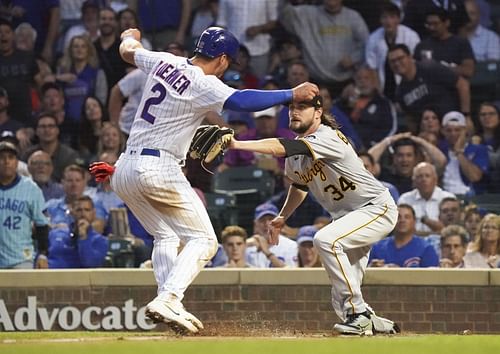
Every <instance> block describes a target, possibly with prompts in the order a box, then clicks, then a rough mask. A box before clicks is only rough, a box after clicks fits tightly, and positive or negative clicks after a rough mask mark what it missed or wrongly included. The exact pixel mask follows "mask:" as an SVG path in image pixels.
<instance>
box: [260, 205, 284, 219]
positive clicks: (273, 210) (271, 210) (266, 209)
mask: <svg viewBox="0 0 500 354" xmlns="http://www.w3.org/2000/svg"><path fill="white" fill-rule="evenodd" d="M278 214H279V212H278V208H277V207H276V205H274V204H271V203H264V204H260V205H258V206H257V208H255V217H254V220H259V219H260V218H261V217H263V216H266V215H271V216H278Z"/></svg>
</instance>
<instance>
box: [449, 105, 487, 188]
mask: <svg viewBox="0 0 500 354" xmlns="http://www.w3.org/2000/svg"><path fill="white" fill-rule="evenodd" d="M442 126H443V135H444V138H445V141H444V142H443V144H441V146H440V149H441V151H442V152H443V153H444V154H445V156H446V157H447V158H448V163H447V164H446V168H445V171H444V174H443V189H444V190H446V191H448V192H451V193H454V194H457V195H474V194H479V193H481V192H483V191H484V189H485V185H484V184H482V183H481V182H482V180H483V177H484V175H485V174H486V173H487V171H488V167H489V161H488V148H487V147H486V146H485V145H483V144H471V143H469V142H468V141H467V139H466V134H467V128H466V119H465V116H464V115H463V114H462V113H460V112H456V111H451V112H448V113H446V114H445V115H444V117H443V121H442Z"/></svg>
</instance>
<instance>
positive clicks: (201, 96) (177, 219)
mask: <svg viewBox="0 0 500 354" xmlns="http://www.w3.org/2000/svg"><path fill="white" fill-rule="evenodd" d="M121 39H122V42H121V44H120V54H121V56H122V58H123V59H124V60H125V61H127V62H129V63H131V64H133V65H135V66H137V67H138V68H139V69H140V70H142V71H144V72H145V73H146V74H147V78H146V84H145V85H144V88H143V95H142V99H141V102H140V104H139V107H138V110H137V113H136V115H135V118H134V122H133V124H132V128H131V130H130V136H129V139H128V141H127V148H126V150H125V152H124V153H123V154H122V155H121V156H120V158H119V160H118V161H117V163H116V166H115V167H116V169H115V172H114V174H113V176H112V177H111V187H112V188H113V190H114V191H115V192H116V193H117V194H118V196H119V197H120V198H122V199H123V200H124V201H125V203H126V204H127V205H128V206H129V207H130V209H131V210H132V212H133V213H134V215H135V216H136V217H137V218H138V219H139V221H140V222H141V224H142V225H143V226H144V228H145V229H146V230H147V231H148V232H149V233H150V234H152V235H153V236H154V248H153V255H152V262H153V269H154V274H155V278H156V281H157V283H158V296H157V297H156V298H155V299H153V300H152V301H151V302H150V303H149V304H148V305H147V306H146V313H147V315H148V316H149V317H150V318H152V319H153V320H155V321H163V322H166V323H168V324H171V325H172V326H174V327H175V326H176V327H177V328H179V327H180V329H182V330H184V331H189V332H192V333H196V332H198V331H199V330H200V329H202V328H203V325H202V323H201V322H200V321H199V320H198V319H197V318H196V317H195V316H193V315H192V314H190V313H189V312H187V311H186V310H185V309H184V307H183V305H182V303H181V301H182V299H183V297H184V292H185V290H186V288H187V287H188V286H189V284H190V283H191V282H192V281H193V279H194V278H195V277H196V276H197V275H198V273H199V272H200V270H201V269H202V268H203V267H204V266H205V264H206V263H207V262H208V261H209V260H210V259H211V258H212V257H213V256H214V254H215V252H216V250H217V237H216V235H215V232H214V229H213V227H212V225H211V223H210V219H209V217H208V214H207V212H206V209H205V207H204V206H203V204H202V202H201V200H200V198H199V197H198V196H197V195H196V193H195V192H194V190H193V189H192V188H191V186H190V184H189V182H188V181H187V179H186V178H185V176H184V174H183V173H182V170H181V167H182V165H183V163H184V162H183V161H184V159H185V156H186V154H187V151H188V149H189V145H190V143H191V140H192V138H193V136H194V134H195V131H196V129H197V128H198V126H199V125H200V123H201V122H202V120H203V118H204V117H205V115H206V114H207V113H208V112H210V111H216V112H220V111H221V110H222V109H223V108H228V109H232V110H236V111H259V110H262V109H265V108H268V107H271V106H274V105H276V104H280V103H286V102H288V101H291V100H293V101H295V100H298V101H300V100H304V99H312V98H313V97H314V96H315V95H316V94H318V92H319V91H318V88H317V86H316V85H313V84H311V83H304V84H302V85H299V86H297V87H295V88H293V89H291V90H276V91H261V90H243V91H238V90H235V89H233V88H231V87H229V86H227V85H225V84H224V83H223V82H222V81H220V79H219V78H220V77H222V75H223V74H224V72H225V71H226V69H227V68H228V67H229V65H230V64H231V62H232V61H236V60H237V54H238V50H239V42H238V41H237V40H236V38H235V37H234V36H233V35H232V34H231V33H230V32H228V31H226V30H225V29H222V28H219V27H210V28H208V29H206V30H205V31H204V32H203V33H202V34H201V36H200V38H199V40H198V43H197V45H196V48H195V55H194V57H192V58H190V59H187V58H184V57H178V56H175V55H173V54H170V53H166V52H152V51H149V50H146V49H144V48H143V47H142V45H141V43H140V39H141V36H140V32H139V31H138V30H137V29H128V30H126V31H124V32H123V33H122V35H121ZM180 241H182V244H183V245H184V247H183V249H182V251H181V252H180V253H179V254H177V253H178V246H179V244H180Z"/></svg>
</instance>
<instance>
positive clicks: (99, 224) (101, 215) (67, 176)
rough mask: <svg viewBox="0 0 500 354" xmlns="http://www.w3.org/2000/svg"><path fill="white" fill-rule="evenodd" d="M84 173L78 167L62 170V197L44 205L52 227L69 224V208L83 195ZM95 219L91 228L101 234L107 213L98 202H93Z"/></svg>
mask: <svg viewBox="0 0 500 354" xmlns="http://www.w3.org/2000/svg"><path fill="white" fill-rule="evenodd" d="M85 182H86V179H85V171H84V170H83V168H82V167H80V166H78V165H69V166H67V167H66V168H65V169H64V172H63V179H62V186H63V189H64V196H63V197H61V198H58V199H51V200H49V201H48V202H47V203H46V209H47V214H48V216H49V218H50V224H51V226H52V227H54V226H55V225H57V224H70V223H71V216H70V206H71V204H72V203H73V201H75V200H76V199H78V198H80V197H81V196H83V195H84V191H85V187H86V183H85ZM94 208H95V210H96V219H95V220H94V222H93V224H92V226H93V227H94V229H96V230H97V231H99V232H103V230H104V226H105V225H106V221H107V219H108V213H107V212H106V209H105V208H104V206H103V205H102V203H101V202H100V201H94Z"/></svg>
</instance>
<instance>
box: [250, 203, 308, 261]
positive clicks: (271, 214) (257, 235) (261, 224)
mask: <svg viewBox="0 0 500 354" xmlns="http://www.w3.org/2000/svg"><path fill="white" fill-rule="evenodd" d="M278 213H279V212H278V208H277V207H276V206H275V205H274V204H271V203H264V204H261V205H258V206H257V208H255V218H254V235H253V236H252V237H250V238H248V239H247V249H246V262H247V263H248V264H249V265H251V266H253V267H258V268H271V267H272V268H284V267H297V262H298V257H297V255H298V246H297V243H296V242H295V241H293V240H291V239H289V238H288V237H285V236H283V235H279V243H278V244H277V245H275V246H269V243H268V241H267V234H268V224H269V222H270V221H271V220H272V219H274V218H275V217H276V216H278Z"/></svg>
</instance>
